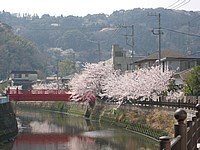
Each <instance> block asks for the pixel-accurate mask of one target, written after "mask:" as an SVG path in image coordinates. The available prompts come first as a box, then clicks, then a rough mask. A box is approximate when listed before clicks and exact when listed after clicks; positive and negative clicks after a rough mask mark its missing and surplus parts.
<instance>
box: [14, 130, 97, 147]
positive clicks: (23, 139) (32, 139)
mask: <svg viewBox="0 0 200 150" xmlns="http://www.w3.org/2000/svg"><path fill="white" fill-rule="evenodd" d="M73 138H78V139H79V140H80V141H84V142H87V143H94V142H95V139H94V138H91V137H84V136H81V135H68V134H66V133H61V134H57V133H46V134H39V133H38V134H37V133H36V134H27V133H22V134H19V135H18V136H17V139H16V144H17V145H19V144H51V143H67V142H69V141H70V140H71V139H73Z"/></svg>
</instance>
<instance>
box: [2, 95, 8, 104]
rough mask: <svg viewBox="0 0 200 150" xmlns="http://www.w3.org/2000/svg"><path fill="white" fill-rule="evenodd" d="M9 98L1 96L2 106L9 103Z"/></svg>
mask: <svg viewBox="0 0 200 150" xmlns="http://www.w3.org/2000/svg"><path fill="white" fill-rule="evenodd" d="M8 102H9V98H8V97H7V96H0V104H3V103H8Z"/></svg>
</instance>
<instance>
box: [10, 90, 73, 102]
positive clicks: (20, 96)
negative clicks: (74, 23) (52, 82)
mask: <svg viewBox="0 0 200 150" xmlns="http://www.w3.org/2000/svg"><path fill="white" fill-rule="evenodd" d="M8 95H9V99H10V101H70V97H71V94H70V92H69V90H63V89H58V90H54V89H51V90H47V89H45V90H44V89H31V90H20V89H8Z"/></svg>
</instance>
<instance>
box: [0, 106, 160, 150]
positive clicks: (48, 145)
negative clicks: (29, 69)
mask: <svg viewBox="0 0 200 150" xmlns="http://www.w3.org/2000/svg"><path fill="white" fill-rule="evenodd" d="M16 115H17V120H18V126H19V134H18V136H17V137H16V139H15V141H14V142H10V143H7V144H6V145H5V146H4V147H3V148H2V147H1V148H2V149H3V150H158V149H159V148H158V143H156V142H154V141H152V140H151V139H148V138H145V137H144V136H141V135H138V134H136V133H133V132H130V131H127V130H123V129H120V128H118V127H116V126H113V125H112V124H110V123H102V122H98V121H92V120H86V119H85V118H84V117H81V116H76V115H71V114H61V113H58V112H49V111H38V110H26V111H25V110H19V109H18V110H17V112H16Z"/></svg>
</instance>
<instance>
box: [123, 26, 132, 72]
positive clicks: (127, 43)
mask: <svg viewBox="0 0 200 150" xmlns="http://www.w3.org/2000/svg"><path fill="white" fill-rule="evenodd" d="M120 27H123V28H126V35H125V36H126V45H128V46H130V47H131V50H132V52H131V57H132V59H131V65H132V71H133V70H134V69H135V64H134V45H135V43H134V25H131V26H120ZM128 27H129V28H131V35H128V34H127V28H128ZM128 36H129V37H131V44H130V43H129V42H128Z"/></svg>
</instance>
